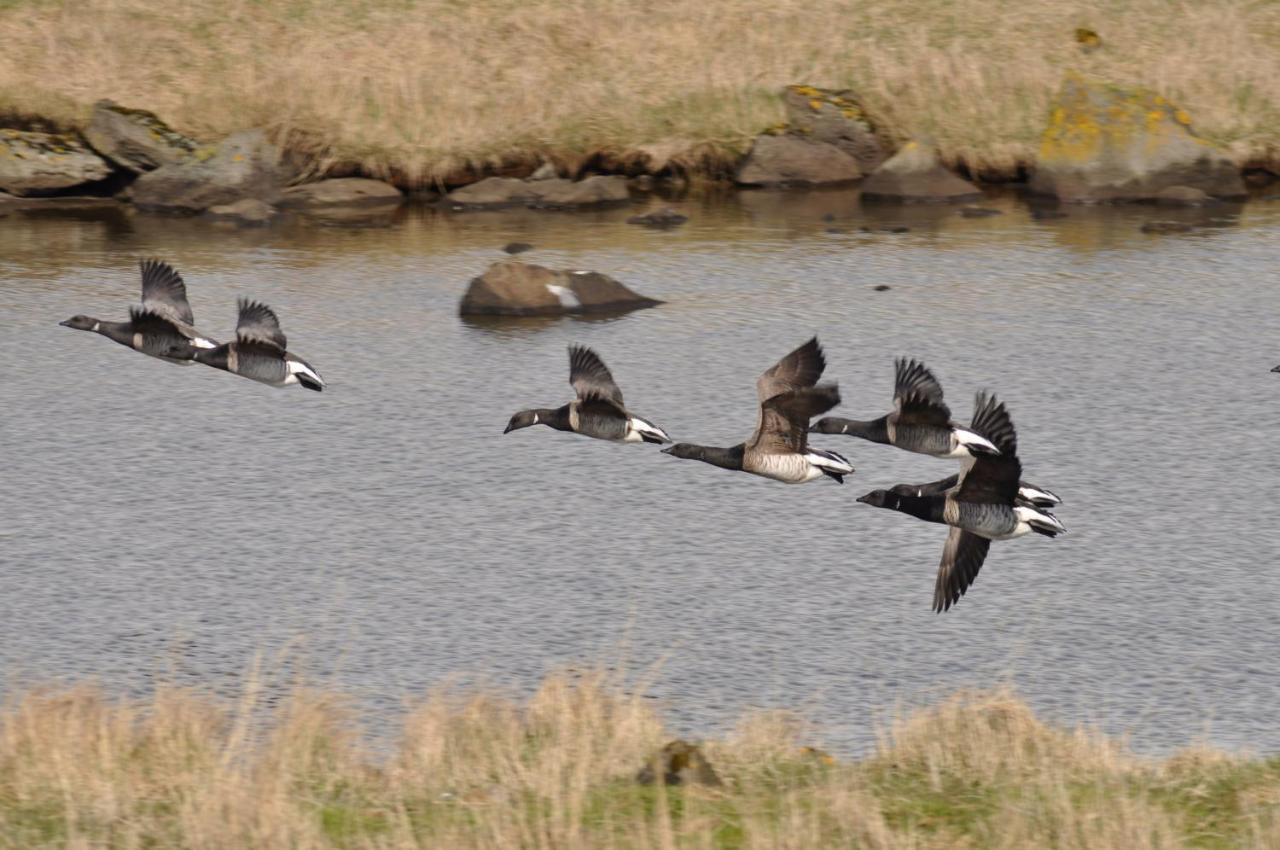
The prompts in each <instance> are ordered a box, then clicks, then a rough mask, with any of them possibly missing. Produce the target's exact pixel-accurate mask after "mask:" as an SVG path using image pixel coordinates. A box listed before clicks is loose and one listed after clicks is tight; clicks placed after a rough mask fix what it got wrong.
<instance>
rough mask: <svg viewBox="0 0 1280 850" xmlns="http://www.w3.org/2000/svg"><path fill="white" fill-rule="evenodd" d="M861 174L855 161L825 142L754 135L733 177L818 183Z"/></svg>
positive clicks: (764, 182)
mask: <svg viewBox="0 0 1280 850" xmlns="http://www.w3.org/2000/svg"><path fill="white" fill-rule="evenodd" d="M861 176H862V171H861V169H859V168H858V161H857V160H855V159H854V158H853V157H852V156H850V155H849V154H847V153H845V152H844V151H842V150H840V148H838V147H836V146H835V145H830V144H827V143H826V142H816V141H814V140H812V139H809V138H806V137H804V136H795V135H768V134H766V135H763V136H757V137H756V140H755V142H753V143H752V145H751V150H750V152H748V153H747V158H746V159H745V160H743V161H742V165H740V166H739V167H738V174H737V176H736V177H734V180H735V181H736V182H738V183H740V184H741V185H743V186H795V185H801V186H817V185H823V184H830V183H848V182H850V181H852V180H857V179H858V178H859V177H861Z"/></svg>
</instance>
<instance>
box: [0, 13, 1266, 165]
mask: <svg viewBox="0 0 1280 850" xmlns="http://www.w3.org/2000/svg"><path fill="white" fill-rule="evenodd" d="M1078 26H1089V27H1092V28H1093V29H1095V30H1097V31H1098V32H1100V33H1101V35H1102V39H1103V45H1104V46H1103V47H1102V48H1101V49H1100V50H1097V51H1095V52H1093V53H1089V54H1087V55H1086V54H1084V53H1082V52H1081V50H1080V48H1079V46H1078V45H1077V44H1076V42H1075V41H1074V39H1073V32H1074V29H1075V28H1076V27H1078ZM0 43H3V44H4V50H3V51H0V112H4V111H9V112H12V113H15V114H18V115H26V116H42V117H46V118H49V119H52V120H54V121H56V122H59V123H62V124H64V125H70V126H76V125H79V124H81V123H82V122H84V121H85V120H86V118H87V115H88V111H89V107H90V105H91V104H92V103H93V102H94V101H95V100H97V99H98V98H102V97H110V98H113V99H115V100H117V101H119V102H121V103H124V104H126V105H131V106H139V107H144V108H149V109H153V110H155V111H157V112H158V113H159V114H160V115H161V116H162V117H164V118H166V119H167V120H169V121H170V122H171V123H173V124H174V125H175V126H176V127H177V128H178V129H181V130H184V131H187V132H188V133H190V134H193V135H196V136H198V137H204V138H214V137H218V136H220V135H222V134H225V133H228V132H230V131H233V130H237V129H243V128H246V127H250V126H267V127H269V128H271V129H272V130H273V131H274V132H275V133H276V134H277V135H278V136H279V137H280V138H284V139H288V140H289V144H290V145H291V146H293V147H294V148H296V149H298V150H300V151H305V152H306V153H307V154H308V156H309V157H310V158H311V161H312V163H313V165H314V166H315V167H317V168H322V169H323V168H332V167H335V166H337V167H343V165H345V166H348V167H350V166H354V167H356V168H358V169H359V170H362V171H365V172H368V173H371V174H378V175H389V176H392V177H395V178H396V179H398V180H400V181H401V182H404V183H410V184H416V183H421V182H424V181H431V180H434V179H439V178H441V177H442V176H444V175H447V174H451V173H457V172H458V171H459V170H461V169H465V168H467V167H468V166H477V167H480V168H492V167H494V166H495V165H496V164H500V163H503V162H507V163H510V162H521V161H525V162H527V161H533V160H536V159H538V158H540V157H543V156H549V157H554V158H557V159H560V160H564V161H568V162H579V161H581V158H582V157H584V156H586V155H588V154H591V153H593V152H597V151H614V152H618V151H623V150H628V149H635V148H637V147H639V146H645V145H654V146H658V147H660V148H662V149H663V150H664V151H665V152H666V153H664V154H663V156H666V155H667V154H670V153H672V152H674V153H676V154H677V156H678V157H679V158H683V159H684V160H686V161H696V160H698V159H699V157H706V158H707V159H706V161H707V162H712V163H714V162H716V161H723V160H724V159H725V156H724V155H725V154H734V153H735V152H738V151H741V150H742V149H743V148H744V146H745V144H746V143H747V141H748V140H749V139H750V138H751V137H752V136H753V135H754V134H755V133H757V132H758V131H759V130H760V129H761V128H763V127H766V126H768V125H770V124H773V123H775V122H777V121H779V120H780V119H781V118H782V110H781V106H780V102H779V99H778V97H777V93H778V90H779V89H780V87H781V86H783V85H785V84H787V83H794V82H807V83H811V84H815V85H820V86H850V87H853V88H854V89H856V90H857V91H859V92H860V93H862V94H863V96H864V97H865V98H866V99H867V101H868V102H869V105H870V106H872V107H873V108H874V109H875V110H876V111H878V112H879V113H881V114H883V115H885V116H887V118H888V119H889V122H890V123H891V125H892V126H893V127H894V128H896V129H897V130H898V131H900V132H904V133H911V134H926V135H928V136H930V137H932V138H934V139H935V140H936V141H937V142H938V144H939V146H940V147H941V150H942V152H943V154H944V156H945V157H946V158H948V159H950V160H952V161H955V162H964V163H966V164H968V165H969V166H971V167H974V168H975V169H977V170H979V171H985V172H989V173H996V172H1002V173H1008V172H1009V171H1010V169H1012V168H1013V167H1014V166H1016V165H1017V164H1019V163H1027V162H1029V161H1031V159H1032V157H1033V154H1034V151H1035V146H1036V138H1037V136H1038V133H1039V132H1040V130H1041V129H1042V128H1043V123H1044V117H1045V113H1046V106H1047V103H1048V99H1049V97H1050V95H1051V94H1052V92H1053V91H1054V90H1055V88H1056V87H1057V85H1058V83H1059V81H1060V79H1061V77H1062V73H1063V71H1064V70H1065V69H1068V68H1079V69H1083V70H1086V71H1089V72H1094V73H1097V74H1100V75H1103V76H1105V77H1108V78H1110V79H1112V80H1114V81H1116V82H1121V83H1138V84H1143V85H1148V86H1151V87H1154V88H1155V89H1157V90H1159V91H1160V92H1162V93H1163V94H1165V95H1167V96H1168V97H1170V98H1171V99H1172V100H1174V101H1175V102H1176V103H1178V104H1180V105H1182V106H1183V107H1185V108H1186V109H1187V110H1188V111H1189V112H1190V113H1191V115H1192V116H1193V118H1194V121H1195V126H1196V127H1197V128H1198V130H1199V131H1200V132H1202V133H1203V134H1204V135H1206V136H1208V137H1210V138H1212V139H1215V140H1217V141H1219V142H1221V143H1223V144H1225V145H1227V146H1228V147H1229V148H1230V149H1231V151H1232V152H1233V154H1234V155H1235V156H1236V158H1237V159H1239V160H1240V161H1241V162H1244V161H1246V160H1255V161H1263V160H1265V161H1270V162H1273V163H1277V162H1280V50H1276V49H1275V45H1276V44H1280V4H1277V3H1273V2H1258V0H1175V2H1170V0H1129V1H1128V2H1124V3H1114V2H1109V0H1087V1H1086V2H1077V3H1051V2H1045V0H1032V2H1021V0H923V2H918V3H902V2H900V0H831V2H825V3H804V2H796V0H773V2H769V3H758V2H754V0H703V2H688V0H645V2H636V0H466V2H458V0H336V2H329V0H186V2H182V3H160V2H156V0H0Z"/></svg>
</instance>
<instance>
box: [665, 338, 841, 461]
mask: <svg viewBox="0 0 1280 850" xmlns="http://www.w3.org/2000/svg"><path fill="white" fill-rule="evenodd" d="M826 365H827V361H826V358H824V357H823V356H822V347H821V346H820V345H818V338H817V337H814V338H813V339H811V340H809V341H808V342H806V343H805V344H804V345H802V346H800V347H799V348H797V349H796V350H795V351H793V352H791V353H790V354H788V355H787V356H786V357H784V358H782V359H781V360H779V361H778V362H777V363H776V364H775V365H774V366H773V367H771V368H770V369H769V370H768V371H766V372H765V373H764V374H763V375H761V376H760V377H759V378H758V379H757V380H756V393H757V395H758V397H759V400H760V413H759V416H758V417H757V419H756V430H755V431H754V432H753V433H752V434H751V437H750V438H749V439H748V440H747V441H746V442H745V443H739V444H738V445H736V446H731V447H730V448H727V449H723V448H715V447H713V446H698V445H694V444H692V443H678V444H676V445H674V446H672V447H671V448H668V449H663V450H662V451H663V452H664V453H666V454H669V455H674V456H675V457H678V458H683V459H686V460H700V461H702V462H703V463H709V464H711V465H713V466H719V467H723V468H724V469H733V470H737V471H740V472H750V473H752V474H753V475H761V476H764V477H765V478H772V479H774V480H775V481H782V482H785V483H787V484H803V483H805V482H806V481H813V480H814V479H816V478H821V477H822V476H824V475H829V476H830V477H832V478H834V479H835V480H836V481H838V482H840V483H842V484H843V483H844V476H846V475H852V474H853V466H852V465H851V464H850V463H849V461H848V460H846V459H845V458H844V457H842V456H841V455H838V454H836V453H835V452H826V451H821V450H819V449H812V448H809V444H808V431H809V420H810V419H812V418H813V417H814V416H817V415H818V414H820V413H826V412H827V411H828V410H830V409H831V408H833V407H835V406H836V405H837V404H839V403H840V392H839V390H837V389H836V385H835V384H818V378H820V377H821V376H822V370H823V369H825V368H826Z"/></svg>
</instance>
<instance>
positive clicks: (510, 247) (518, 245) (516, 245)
mask: <svg viewBox="0 0 1280 850" xmlns="http://www.w3.org/2000/svg"><path fill="white" fill-rule="evenodd" d="M502 250H503V251H506V252H507V253H508V254H523V253H524V252H525V251H532V250H533V244H532V243H530V242H508V243H507V244H506V245H503V246H502Z"/></svg>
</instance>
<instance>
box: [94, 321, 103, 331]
mask: <svg viewBox="0 0 1280 850" xmlns="http://www.w3.org/2000/svg"><path fill="white" fill-rule="evenodd" d="M100 327H102V322H94V323H93V331H94V333H97V331H98V328H100Z"/></svg>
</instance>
